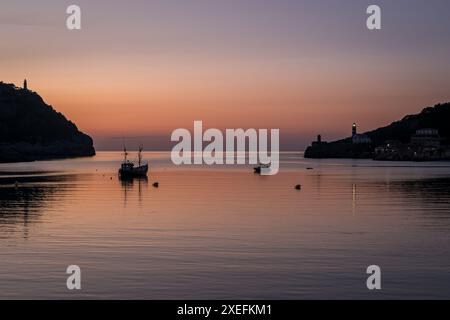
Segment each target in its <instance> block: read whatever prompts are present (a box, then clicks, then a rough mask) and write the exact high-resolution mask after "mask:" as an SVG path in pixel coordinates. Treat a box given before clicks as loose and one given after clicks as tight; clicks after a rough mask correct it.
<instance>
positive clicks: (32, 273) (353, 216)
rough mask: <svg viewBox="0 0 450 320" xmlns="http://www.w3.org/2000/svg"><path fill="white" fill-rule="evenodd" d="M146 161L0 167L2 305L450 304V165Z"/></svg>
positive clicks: (156, 156)
mask: <svg viewBox="0 0 450 320" xmlns="http://www.w3.org/2000/svg"><path fill="white" fill-rule="evenodd" d="M133 156H134V155H132V157H133ZM144 159H145V160H146V161H148V162H149V165H150V171H149V176H148V179H145V180H143V179H136V180H131V181H130V180H128V181H121V180H120V179H119V177H118V174H117V170H118V168H119V166H120V163H121V160H122V155H121V153H119V152H99V153H98V154H97V156H95V157H92V158H79V159H69V160H57V161H42V162H31V163H16V164H0V299H263V300H264V299H277V300H278V299H288V300H297V299H450V162H429V163H428V162H423V163H415V162H376V161H372V160H333V159H321V160H317V159H305V158H304V157H303V153H301V152H286V153H281V154H280V171H279V173H278V174H277V175H273V176H260V175H257V174H254V173H253V167H252V166H251V165H239V166H226V165H216V166H206V165H202V166H175V165H174V164H172V162H171V159H170V153H169V152H148V153H145V154H144ZM155 182H158V183H159V187H158V188H156V187H155V186H154V185H153V184H154V183H155ZM297 185H301V188H300V190H297V189H296V188H295V186H297ZM69 266H78V267H79V269H80V270H81V276H80V281H81V290H69V289H68V286H67V280H68V278H69V277H70V276H71V275H70V274H68V273H67V269H68V267H69ZM369 266H378V267H379V268H380V274H379V275H380V278H379V280H380V283H381V289H379V290H377V289H375V290H369V288H368V286H367V280H368V278H369V277H370V276H371V274H368V273H367V271H368V268H369Z"/></svg>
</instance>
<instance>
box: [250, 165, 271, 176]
mask: <svg viewBox="0 0 450 320" xmlns="http://www.w3.org/2000/svg"><path fill="white" fill-rule="evenodd" d="M270 165H271V164H270V163H260V164H259V165H258V166H257V167H255V168H253V170H254V171H255V173H258V174H261V173H263V172H265V171H269V170H270Z"/></svg>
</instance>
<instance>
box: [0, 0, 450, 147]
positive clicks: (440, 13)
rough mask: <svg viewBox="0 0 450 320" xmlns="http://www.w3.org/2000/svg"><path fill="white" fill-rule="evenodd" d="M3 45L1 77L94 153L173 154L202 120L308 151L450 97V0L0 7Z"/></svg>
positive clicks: (48, 0) (112, 1)
mask: <svg viewBox="0 0 450 320" xmlns="http://www.w3.org/2000/svg"><path fill="white" fill-rule="evenodd" d="M71 4H77V5H79V6H80V7H81V9H82V30H81V31H69V30H67V29H66V26H65V21H66V18H67V14H66V12H65V11H66V8H67V6H69V5H71ZM370 4H378V5H380V6H381V8H382V26H383V28H382V30H381V31H369V30H367V28H366V19H367V14H366V9H367V7H368V5H370ZM0 36H1V42H0V58H1V59H0V81H4V82H8V83H15V84H16V85H22V82H23V79H24V78H27V79H28V81H29V87H30V88H31V89H32V90H34V91H37V92H38V93H39V94H40V95H41V96H42V97H43V98H44V100H45V101H46V102H47V103H48V104H51V105H52V106H53V107H54V108H55V109H56V110H58V111H60V112H62V113H63V114H64V115H66V116H67V118H69V119H70V120H72V121H74V122H75V123H76V124H77V126H78V127H79V128H80V130H82V131H84V132H86V133H88V134H90V135H91V136H92V137H93V138H94V140H95V141H96V147H97V148H98V149H114V148H120V147H121V145H122V141H123V140H122V138H126V139H127V140H129V141H130V143H134V142H136V141H138V140H139V141H144V142H146V143H147V145H146V149H167V147H168V146H169V145H170V134H171V132H172V131H173V130H174V129H176V128H189V129H190V130H192V126H193V121H194V120H203V122H204V126H205V127H207V128H213V127H214V128H222V129H223V128H240V127H242V128H279V129H280V130H281V142H282V147H283V149H284V150H300V149H303V148H304V146H306V145H307V144H308V143H309V142H310V141H311V140H313V139H314V138H315V136H316V135H317V134H318V133H321V134H322V135H323V136H324V139H326V140H333V139H335V138H341V137H345V136H348V135H349V134H350V131H351V124H352V122H354V121H356V122H358V124H359V127H360V131H365V130H369V129H373V128H377V127H379V126H382V125H386V124H389V123H391V122H392V121H393V120H398V119H400V118H402V117H403V116H404V115H406V114H409V113H417V112H419V111H420V110H421V109H422V108H423V107H425V106H430V105H434V104H436V103H438V102H445V101H450V59H449V57H450V1H448V0H431V1H430V0H429V1H424V0H395V1H393V0H390V1H378V0H371V1H364V0H342V1H335V0H326V1H325V0H308V1H306V0H305V1H303V0H271V1H266V0H241V1H235V0H226V1H225V0H223V1H214V0H183V1H182V0H178V1H171V0H161V1H152V0H150V1H149V0H129V1H118V0H108V1H106V0H105V1H99V0H89V1H87V0H72V1H61V0H40V1H28V0H26V1H25V0H15V1H8V2H6V3H5V1H2V3H1V4H0Z"/></svg>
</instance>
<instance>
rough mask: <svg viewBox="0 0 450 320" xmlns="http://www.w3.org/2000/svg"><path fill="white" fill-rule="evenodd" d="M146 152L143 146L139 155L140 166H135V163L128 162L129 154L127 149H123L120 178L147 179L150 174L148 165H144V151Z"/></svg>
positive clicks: (140, 147)
mask: <svg viewBox="0 0 450 320" xmlns="http://www.w3.org/2000/svg"><path fill="white" fill-rule="evenodd" d="M143 150H144V148H143V146H139V153H138V165H137V166H135V165H134V163H133V162H131V161H130V160H128V152H127V149H126V148H125V147H124V148H123V157H124V159H123V162H122V165H121V166H120V169H119V177H121V178H124V179H126V178H143V177H147V173H148V164H142V151H143Z"/></svg>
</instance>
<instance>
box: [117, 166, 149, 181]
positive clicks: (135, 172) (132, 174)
mask: <svg viewBox="0 0 450 320" xmlns="http://www.w3.org/2000/svg"><path fill="white" fill-rule="evenodd" d="M147 173H148V165H145V166H140V167H136V168H130V169H119V176H120V177H121V178H139V177H146V176H147Z"/></svg>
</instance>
